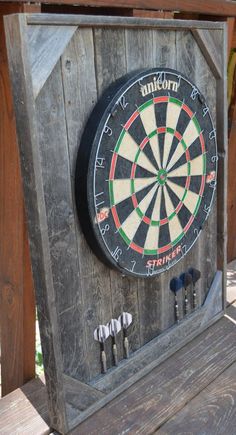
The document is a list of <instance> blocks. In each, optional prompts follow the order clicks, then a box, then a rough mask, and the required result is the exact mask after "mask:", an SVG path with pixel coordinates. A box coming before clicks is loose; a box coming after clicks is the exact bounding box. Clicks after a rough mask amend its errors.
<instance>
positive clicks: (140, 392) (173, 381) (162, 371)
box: [71, 318, 236, 435]
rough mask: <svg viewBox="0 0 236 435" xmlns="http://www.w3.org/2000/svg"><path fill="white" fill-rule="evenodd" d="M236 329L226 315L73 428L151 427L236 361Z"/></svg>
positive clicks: (110, 430) (136, 429)
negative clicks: (215, 324)
mask: <svg viewBox="0 0 236 435" xmlns="http://www.w3.org/2000/svg"><path fill="white" fill-rule="evenodd" d="M235 331H236V326H235V324H234V323H232V322H231V321H230V320H228V319H226V318H223V319H221V320H220V321H219V322H217V328H216V326H212V327H210V328H209V329H207V330H206V331H205V332H204V333H202V334H201V335H200V336H198V337H197V338H195V339H194V340H193V341H192V342H191V343H189V344H188V346H185V347H183V348H182V349H181V350H179V351H178V352H176V354H175V355H174V356H173V357H172V358H169V359H168V360H166V361H165V363H163V364H161V365H160V366H159V367H158V368H156V369H154V370H153V371H152V372H151V373H149V374H148V375H147V376H145V377H144V378H143V379H142V380H140V381H139V382H138V383H136V384H135V385H133V386H132V387H131V388H129V390H128V391H126V392H125V393H123V394H121V395H120V396H119V397H117V398H116V399H114V400H113V401H112V402H110V403H109V404H108V405H107V406H106V407H105V408H103V409H101V410H99V411H98V412H97V413H96V414H95V415H93V416H92V417H90V418H88V419H87V420H85V421H84V422H83V423H81V424H80V425H79V426H78V428H76V429H75V430H74V431H72V432H71V434H76V430H79V433H80V434H81V435H82V434H87V433H89V434H91V435H92V434H95V433H97V432H96V431H97V428H98V427H99V431H100V433H103V434H104V435H105V434H111V433H112V434H114V435H115V434H120V433H121V432H122V431H125V430H126V431H129V432H130V433H132V432H133V433H137V434H139V433H140V434H141V433H148V434H150V433H152V432H153V431H154V430H156V429H157V428H158V427H160V426H161V425H162V424H163V423H164V422H165V421H166V420H167V419H168V418H170V417H171V416H173V415H174V414H175V413H176V412H177V411H178V410H180V409H181V408H182V407H183V406H184V404H185V403H186V402H187V401H189V400H191V398H193V397H194V396H196V394H198V393H199V391H201V390H202V389H203V388H205V387H207V385H209V384H210V383H211V382H212V381H213V380H214V379H216V378H217V376H219V375H220V374H221V373H222V372H223V371H224V370H225V369H226V368H227V367H229V366H230V365H231V364H232V363H234V362H235V361H236V334H235ZM77 433H78V432H77Z"/></svg>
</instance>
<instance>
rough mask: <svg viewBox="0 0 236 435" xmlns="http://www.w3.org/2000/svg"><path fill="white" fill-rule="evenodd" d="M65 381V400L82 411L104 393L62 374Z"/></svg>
mask: <svg viewBox="0 0 236 435" xmlns="http://www.w3.org/2000/svg"><path fill="white" fill-rule="evenodd" d="M63 379H64V383H65V398H66V402H67V403H68V404H70V405H72V406H74V408H75V409H76V410H77V413H78V409H79V411H83V410H85V409H87V408H88V407H89V406H91V405H92V404H93V403H94V402H96V401H98V400H99V399H101V398H102V397H104V393H102V392H101V391H98V390H96V389H95V388H93V387H91V386H89V385H87V384H85V383H83V382H80V381H77V379H74V378H72V377H70V376H67V375H63Z"/></svg>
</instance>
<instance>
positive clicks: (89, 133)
mask: <svg viewBox="0 0 236 435" xmlns="http://www.w3.org/2000/svg"><path fill="white" fill-rule="evenodd" d="M162 71H164V72H167V73H168V72H169V73H172V74H173V73H174V74H176V73H179V75H180V76H181V78H183V79H185V80H186V81H187V82H188V83H189V84H190V85H192V86H194V87H195V88H196V89H197V91H198V92H199V95H200V97H201V100H202V103H205V102H206V100H205V98H204V96H203V94H202V93H201V92H200V90H199V88H198V87H197V86H196V85H195V84H194V83H192V82H191V81H189V79H188V78H187V77H186V76H185V75H184V74H182V73H181V72H180V71H176V70H173V69H170V68H150V69H141V70H136V71H133V72H131V73H129V74H126V75H124V76H122V77H121V78H120V79H118V80H116V81H115V82H113V83H112V84H111V85H109V86H108V88H107V89H106V90H105V91H104V93H103V94H102V95H101V97H100V98H99V100H98V102H97V103H96V105H95V107H94V108H93V110H92V112H91V114H90V115H89V118H88V121H87V123H86V126H85V128H84V131H83V134H82V137H81V140H80V143H79V144H78V146H79V148H78V154H77V160H76V170H75V202H76V208H77V214H78V218H79V222H80V225H81V228H82V231H83V233H84V236H85V238H86V241H87V243H88V245H89V246H90V248H91V250H92V251H93V253H94V254H95V255H96V256H97V258H98V259H99V260H100V261H102V262H103V263H104V264H105V265H107V266H108V267H110V268H113V269H115V270H119V271H120V272H121V273H122V274H123V275H128V276H132V277H137V278H140V275H138V274H136V273H135V272H130V271H128V270H126V269H124V268H122V267H120V266H119V264H118V263H117V262H116V261H115V260H113V258H112V256H111V254H110V253H109V252H108V250H107V248H106V246H105V244H104V242H103V240H102V237H101V236H100V237H99V238H98V237H97V236H96V229H95V223H94V222H93V216H91V213H90V209H89V200H92V201H93V202H94V195H93V193H94V192H93V174H94V172H93V170H94V167H91V165H92V164H93V166H94V162H95V156H96V153H97V148H95V146H94V143H95V144H97V145H98V143H99V140H100V137H101V135H102V132H103V129H104V125H105V121H106V119H107V117H108V115H109V114H111V112H112V109H113V108H114V106H115V104H116V103H117V102H118V101H119V98H120V97H121V95H122V94H123V93H124V92H125V91H126V90H127V89H128V88H129V87H130V86H132V84H135V83H136V82H137V81H138V80H139V79H140V78H142V77H143V75H144V74H145V75H149V74H150V75H151V74H154V73H156V72H162ZM212 125H213V124H212ZM91 162H92V163H91ZM213 197H214V193H213V196H212V200H213ZM206 220H207V219H206ZM206 220H205V221H204V223H203V226H204V224H205V222H206ZM200 232H201V231H200ZM200 232H199V234H200ZM199 234H198V236H199ZM197 238H198V237H196V239H195V241H196V240H197ZM195 241H194V243H195ZM188 252H189V250H188V251H187V252H186V253H184V254H183V257H184V256H185V255H186V254H187V253H188ZM183 257H182V258H183ZM180 260H181V258H180V259H179V260H178V261H180ZM158 276H159V273H158V274H155V275H153V276H142V277H143V278H145V279H146V278H152V279H154V278H157V277H158Z"/></svg>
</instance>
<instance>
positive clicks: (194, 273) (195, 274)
mask: <svg viewBox="0 0 236 435" xmlns="http://www.w3.org/2000/svg"><path fill="white" fill-rule="evenodd" d="M189 273H190V275H191V276H192V281H193V309H194V310H195V308H196V307H197V293H196V286H195V284H196V282H197V281H198V280H199V279H200V278H201V272H200V270H198V269H194V267H191V268H190V269H189Z"/></svg>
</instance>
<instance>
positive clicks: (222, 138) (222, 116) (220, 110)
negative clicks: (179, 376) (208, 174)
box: [216, 24, 228, 307]
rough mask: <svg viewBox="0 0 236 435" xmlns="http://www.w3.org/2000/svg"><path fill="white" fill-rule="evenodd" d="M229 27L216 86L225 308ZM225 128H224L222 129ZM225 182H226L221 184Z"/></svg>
mask: <svg viewBox="0 0 236 435" xmlns="http://www.w3.org/2000/svg"><path fill="white" fill-rule="evenodd" d="M226 26H227V25H226V24H224V30H225V31H224V32H219V34H218V41H219V45H220V46H221V47H222V56H223V68H224V70H223V74H222V79H221V80H218V81H217V84H216V126H217V142H218V158H219V160H218V180H219V182H218V184H217V197H218V202H217V247H218V251H217V267H218V268H219V269H221V270H223V294H222V303H223V307H225V300H226V295H225V291H226V279H227V276H226V275H227V192H228V185H227V177H228V172H227V171H228V117H227V108H228V105H227V27H226ZM222 126H223V128H222ZM221 180H224V182H221Z"/></svg>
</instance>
